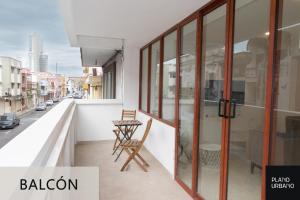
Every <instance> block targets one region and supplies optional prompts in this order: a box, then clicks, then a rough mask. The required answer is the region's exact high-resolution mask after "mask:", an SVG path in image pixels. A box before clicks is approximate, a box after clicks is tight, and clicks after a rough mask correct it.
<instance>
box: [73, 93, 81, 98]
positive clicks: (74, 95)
mask: <svg viewBox="0 0 300 200" xmlns="http://www.w3.org/2000/svg"><path fill="white" fill-rule="evenodd" d="M73 98H74V99H81V98H82V96H81V94H78V93H75V94H73Z"/></svg>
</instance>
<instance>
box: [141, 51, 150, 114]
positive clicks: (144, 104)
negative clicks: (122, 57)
mask: <svg viewBox="0 0 300 200" xmlns="http://www.w3.org/2000/svg"><path fill="white" fill-rule="evenodd" d="M141 72H142V80H141V110H143V111H145V112H147V91H148V88H147V87H148V48H146V49H144V50H143V51H142V69H141Z"/></svg>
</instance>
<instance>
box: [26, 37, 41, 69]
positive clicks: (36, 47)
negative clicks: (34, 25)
mask: <svg viewBox="0 0 300 200" xmlns="http://www.w3.org/2000/svg"><path fill="white" fill-rule="evenodd" d="M41 53H42V40H41V37H40V35H39V34H38V33H36V32H34V33H32V34H31V35H30V36H29V55H28V56H29V67H30V69H31V71H33V72H39V71H40V55H41Z"/></svg>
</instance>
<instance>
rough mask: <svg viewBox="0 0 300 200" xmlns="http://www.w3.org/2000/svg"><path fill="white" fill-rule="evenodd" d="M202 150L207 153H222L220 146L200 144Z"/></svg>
mask: <svg viewBox="0 0 300 200" xmlns="http://www.w3.org/2000/svg"><path fill="white" fill-rule="evenodd" d="M200 149H201V150H206V151H221V145H220V144H200Z"/></svg>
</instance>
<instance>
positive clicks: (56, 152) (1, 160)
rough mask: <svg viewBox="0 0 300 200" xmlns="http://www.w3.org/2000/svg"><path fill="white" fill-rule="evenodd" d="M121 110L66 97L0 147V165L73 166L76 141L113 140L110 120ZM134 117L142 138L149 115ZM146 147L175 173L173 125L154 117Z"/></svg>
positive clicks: (115, 103) (112, 104) (112, 103)
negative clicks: (140, 123)
mask: <svg viewBox="0 0 300 200" xmlns="http://www.w3.org/2000/svg"><path fill="white" fill-rule="evenodd" d="M122 109H123V103H122V102H120V101H118V100H104V99H103V100H84V99H78V100H74V99H65V100H63V101H62V102H60V103H59V104H58V105H56V106H55V107H54V108H52V109H51V110H50V111H49V112H47V113H46V114H45V115H43V116H42V117H41V118H40V119H38V120H37V121H36V122H35V123H33V124H32V125H30V126H29V127H28V128H27V129H25V130H24V131H23V132H22V133H20V134H19V135H17V136H16V137H15V138H14V139H13V140H11V141H10V142H9V143H8V144H6V145H5V146H4V147H2V149H0V167H12V166H13V167H32V166H33V167H45V166H47V167H54V166H74V164H75V163H74V157H75V155H74V154H75V144H76V143H77V142H83V141H84V142H86V141H100V140H113V139H115V136H114V134H113V133H112V130H113V128H114V126H113V123H112V120H116V119H119V118H120V115H121V111H122ZM126 109H128V108H126ZM137 119H138V120H140V121H141V122H142V123H143V126H141V127H139V128H138V130H137V132H136V133H135V135H134V137H137V138H141V137H142V135H143V131H144V130H145V124H146V123H147V120H148V119H149V117H148V116H146V115H144V114H143V113H140V112H138V113H137ZM33 144H34V145H33ZM145 147H146V149H147V150H148V151H149V152H150V153H151V154H152V155H153V156H154V157H155V158H156V159H157V160H158V161H160V163H161V164H162V165H163V166H164V167H165V168H166V169H167V170H168V172H169V173H170V174H171V175H172V176H174V174H173V172H174V148H175V129H174V127H171V126H169V125H166V124H162V123H161V122H159V121H157V120H155V119H154V120H153V123H152V127H151V131H150V134H149V136H148V138H147V140H146V142H145ZM86 159H88V158H86ZM100 190H101V188H100Z"/></svg>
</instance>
